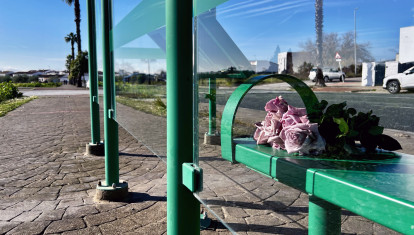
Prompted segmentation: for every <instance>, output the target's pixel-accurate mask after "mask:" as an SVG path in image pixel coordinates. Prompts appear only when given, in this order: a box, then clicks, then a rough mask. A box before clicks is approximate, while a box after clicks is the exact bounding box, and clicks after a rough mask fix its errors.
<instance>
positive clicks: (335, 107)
mask: <svg viewBox="0 0 414 235" xmlns="http://www.w3.org/2000/svg"><path fill="white" fill-rule="evenodd" d="M345 107H346V102H342V103H340V104H332V105H331V106H329V107H328V108H327V109H326V112H325V115H327V116H332V117H337V118H339V117H341V116H342V114H343V113H344V108H345Z"/></svg>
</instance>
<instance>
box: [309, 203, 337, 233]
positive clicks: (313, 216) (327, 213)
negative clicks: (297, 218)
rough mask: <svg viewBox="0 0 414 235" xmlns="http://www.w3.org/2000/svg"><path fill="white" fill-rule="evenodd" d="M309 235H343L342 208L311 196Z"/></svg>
mask: <svg viewBox="0 0 414 235" xmlns="http://www.w3.org/2000/svg"><path fill="white" fill-rule="evenodd" d="M308 234H310V235H312V234H315V235H335V234H341V208H340V207H338V206H336V205H334V204H331V203H329V202H327V201H324V200H322V199H320V198H317V197H314V196H310V197H309V226H308Z"/></svg>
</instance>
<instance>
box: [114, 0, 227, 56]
mask: <svg viewBox="0 0 414 235" xmlns="http://www.w3.org/2000/svg"><path fill="white" fill-rule="evenodd" d="M227 1H228V0H209V1H205V0H196V1H194V5H195V6H196V7H195V8H194V11H195V15H199V14H201V13H203V12H205V11H208V10H210V9H212V8H215V7H216V6H218V5H220V4H222V3H224V2H227ZM165 5H166V0H143V1H141V2H140V3H139V4H138V5H137V6H136V7H135V8H134V9H132V10H131V12H129V13H128V14H127V15H126V16H125V17H124V18H123V19H122V20H121V21H120V22H119V23H118V24H117V25H116V26H115V29H114V31H115V45H114V47H115V48H119V47H121V46H123V45H125V44H127V43H129V42H131V41H133V40H135V39H137V38H139V37H141V36H143V35H145V34H147V33H150V32H152V31H154V30H156V29H158V28H161V27H163V26H164V25H166V19H165V7H166V6H165ZM137 22H142V24H140V25H139V26H138V27H136V24H137ZM131 25H135V27H131Z"/></svg>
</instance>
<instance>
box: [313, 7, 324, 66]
mask: <svg viewBox="0 0 414 235" xmlns="http://www.w3.org/2000/svg"><path fill="white" fill-rule="evenodd" d="M322 30H323V0H315V31H316V55H317V63H316V65H318V66H323V60H322V53H323V46H322V43H323V37H322V35H323V31H322Z"/></svg>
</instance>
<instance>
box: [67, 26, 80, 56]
mask: <svg viewBox="0 0 414 235" xmlns="http://www.w3.org/2000/svg"><path fill="white" fill-rule="evenodd" d="M77 38H78V37H77V35H76V34H74V33H72V32H71V33H70V34H68V35H66V37H65V42H67V43H69V42H70V45H71V47H72V59H75V47H74V45H75V42H76V41H77Z"/></svg>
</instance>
